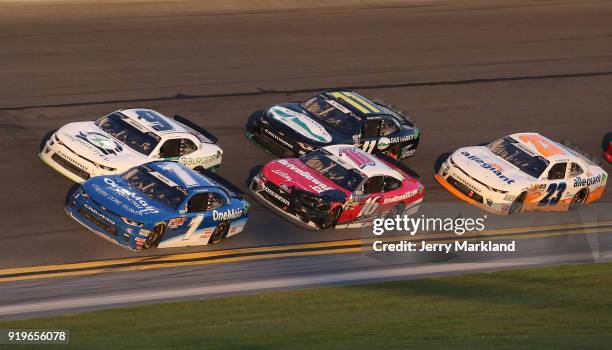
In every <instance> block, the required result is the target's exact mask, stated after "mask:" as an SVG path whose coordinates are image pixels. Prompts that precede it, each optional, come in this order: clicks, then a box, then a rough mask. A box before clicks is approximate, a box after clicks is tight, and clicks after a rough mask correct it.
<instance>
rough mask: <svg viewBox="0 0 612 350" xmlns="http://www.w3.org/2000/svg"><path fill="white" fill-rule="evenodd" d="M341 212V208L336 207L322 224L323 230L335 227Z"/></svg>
mask: <svg viewBox="0 0 612 350" xmlns="http://www.w3.org/2000/svg"><path fill="white" fill-rule="evenodd" d="M341 210H342V209H341V208H340V207H335V208H334V209H332V210H331V212H330V213H329V215H328V216H327V218H326V219H325V221H323V222H322V223H321V230H325V229H327V228H330V227H333V226H334V225H335V224H336V221H338V218H339V217H340V211H341Z"/></svg>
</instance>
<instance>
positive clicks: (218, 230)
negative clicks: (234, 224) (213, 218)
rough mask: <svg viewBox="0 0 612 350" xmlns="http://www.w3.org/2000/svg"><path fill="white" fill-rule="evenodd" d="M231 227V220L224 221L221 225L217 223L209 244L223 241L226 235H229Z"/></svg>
mask: <svg viewBox="0 0 612 350" xmlns="http://www.w3.org/2000/svg"><path fill="white" fill-rule="evenodd" d="M229 228H230V222H229V221H223V222H221V223H220V224H219V225H217V227H215V230H214V231H213V233H212V235H211V236H210V241H209V244H217V243H219V242H221V241H222V240H224V239H225V237H226V236H227V233H228V232H229Z"/></svg>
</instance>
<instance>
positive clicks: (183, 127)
mask: <svg viewBox="0 0 612 350" xmlns="http://www.w3.org/2000/svg"><path fill="white" fill-rule="evenodd" d="M216 142H217V139H216V138H215V137H214V136H213V135H212V134H210V133H209V132H208V131H206V130H204V129H203V128H201V127H199V126H197V125H195V124H193V123H191V122H190V121H188V120H187V119H185V118H182V117H180V116H175V117H174V119H170V118H168V117H166V116H164V115H162V114H161V113H159V112H156V111H153V110H150V109H140V108H139V109H124V110H119V111H116V112H113V113H111V114H109V115H107V116H105V117H102V118H100V119H98V120H96V121H86V122H77V123H70V124H66V125H64V126H63V127H61V128H60V129H59V130H57V131H56V132H55V133H54V134H53V135H51V136H50V137H49V139H47V140H46V142H45V144H44V145H43V147H42V149H41V152H40V154H39V156H40V158H41V159H42V160H43V161H44V162H45V163H47V164H48V165H49V166H50V167H52V168H54V169H55V170H57V171H58V172H59V173H61V174H62V175H64V176H66V177H68V178H69V179H71V180H73V181H75V182H78V183H82V182H84V181H85V180H87V179H89V178H91V177H93V176H98V175H111V174H117V173H122V172H124V171H126V170H128V169H130V168H133V167H134V166H137V165H140V164H144V163H148V162H150V161H153V160H171V161H177V162H179V163H181V164H184V165H186V166H188V167H190V168H193V169H198V168H203V169H208V170H211V171H215V170H216V169H217V168H218V167H219V166H220V165H221V157H222V155H223V151H222V150H221V148H220V147H219V146H217V145H216V144H215V143H216Z"/></svg>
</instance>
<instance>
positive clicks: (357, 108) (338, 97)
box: [321, 90, 394, 119]
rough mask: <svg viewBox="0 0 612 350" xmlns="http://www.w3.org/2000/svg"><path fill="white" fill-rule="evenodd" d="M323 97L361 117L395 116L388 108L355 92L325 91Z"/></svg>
mask: <svg viewBox="0 0 612 350" xmlns="http://www.w3.org/2000/svg"><path fill="white" fill-rule="evenodd" d="M321 95H324V96H325V97H328V98H331V99H333V100H334V101H335V102H337V103H339V104H340V105H342V107H344V108H346V109H349V110H350V111H351V112H353V114H355V115H356V116H359V117H365V118H366V119H370V118H371V117H380V116H381V115H391V116H394V113H393V112H391V111H389V110H388V109H387V108H385V107H382V106H380V105H378V104H376V103H375V102H372V101H371V100H369V99H367V98H365V97H363V96H361V95H359V94H358V93H356V92H353V91H349V90H334V91H325V92H323V93H322V94H321Z"/></svg>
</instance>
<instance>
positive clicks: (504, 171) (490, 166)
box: [451, 146, 535, 191]
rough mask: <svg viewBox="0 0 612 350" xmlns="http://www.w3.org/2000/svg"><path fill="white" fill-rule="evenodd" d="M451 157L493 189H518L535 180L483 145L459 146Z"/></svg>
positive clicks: (476, 178)
mask: <svg viewBox="0 0 612 350" xmlns="http://www.w3.org/2000/svg"><path fill="white" fill-rule="evenodd" d="M451 159H452V160H453V162H455V164H456V165H457V166H458V167H459V168H460V169H461V170H463V172H465V173H466V174H469V176H470V177H472V178H473V179H475V180H477V181H480V182H482V183H484V184H486V185H488V186H491V187H493V188H495V189H499V190H503V191H510V190H512V189H514V190H520V189H523V188H525V187H527V186H529V184H530V183H531V182H533V181H535V179H534V178H533V177H531V176H529V175H527V174H526V173H524V172H523V171H521V170H519V169H518V168H516V167H515V166H514V165H512V164H510V163H508V162H507V161H505V160H504V159H502V158H500V157H498V156H496V155H495V154H494V153H493V152H491V150H489V148H487V147H485V146H476V147H464V148H460V149H458V150H457V151H455V152H454V153H453V154H452V155H451Z"/></svg>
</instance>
